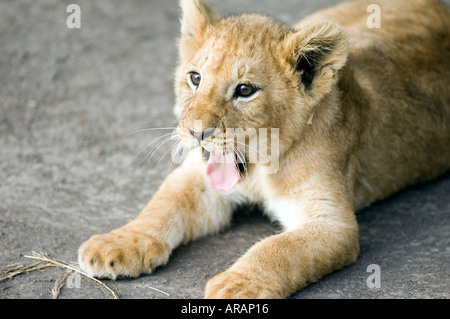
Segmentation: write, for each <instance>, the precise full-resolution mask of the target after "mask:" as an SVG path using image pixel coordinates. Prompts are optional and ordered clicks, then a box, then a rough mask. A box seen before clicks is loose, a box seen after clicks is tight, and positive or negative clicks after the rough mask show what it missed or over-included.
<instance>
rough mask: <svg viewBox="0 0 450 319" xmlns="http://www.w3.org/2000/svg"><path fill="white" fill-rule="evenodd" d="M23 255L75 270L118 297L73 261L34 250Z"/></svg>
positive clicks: (115, 296) (54, 265) (117, 297)
mask: <svg viewBox="0 0 450 319" xmlns="http://www.w3.org/2000/svg"><path fill="white" fill-rule="evenodd" d="M24 257H26V258H31V259H36V260H40V261H42V262H46V263H48V264H50V266H53V267H58V268H63V269H70V270H73V271H75V272H77V273H79V274H81V275H83V276H85V277H86V278H89V279H91V280H93V281H95V282H96V283H97V284H99V285H100V286H102V287H104V288H106V289H107V290H109V291H110V292H111V294H112V295H113V296H114V298H115V299H119V296H118V295H117V294H116V293H115V292H114V290H112V289H111V288H109V287H108V286H107V285H105V284H104V283H103V282H102V281H100V280H98V279H97V278H94V277H92V276H90V275H88V274H87V273H85V272H84V271H82V270H81V269H79V268H78V266H77V265H76V264H75V263H69V262H66V261H62V260H58V259H53V258H49V257H47V256H45V255H44V254H38V253H35V252H33V255H32V256H28V255H25V256H24ZM47 267H48V266H47Z"/></svg>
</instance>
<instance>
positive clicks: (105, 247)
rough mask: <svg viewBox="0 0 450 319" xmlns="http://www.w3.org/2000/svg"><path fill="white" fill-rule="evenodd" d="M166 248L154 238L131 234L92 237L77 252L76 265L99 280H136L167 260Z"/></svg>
mask: <svg viewBox="0 0 450 319" xmlns="http://www.w3.org/2000/svg"><path fill="white" fill-rule="evenodd" d="M169 254H170V249H169V246H168V245H167V244H166V243H164V242H162V241H157V240H155V239H154V238H153V237H149V236H144V235H140V234H134V233H130V232H125V234H123V233H121V232H117V231H116V232H111V233H108V234H105V235H95V236H92V237H91V238H90V239H89V240H88V241H86V242H84V243H83V244H82V245H81V246H80V248H79V249H78V262H79V264H80V266H81V268H82V269H83V270H84V271H86V272H87V273H88V274H89V275H91V276H95V277H98V278H110V279H117V277H122V276H123V277H137V276H139V275H140V274H142V273H150V272H152V270H153V269H155V268H156V267H157V266H160V265H163V264H165V263H166V262H167V260H168V259H169Z"/></svg>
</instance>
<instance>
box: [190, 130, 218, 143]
mask: <svg viewBox="0 0 450 319" xmlns="http://www.w3.org/2000/svg"><path fill="white" fill-rule="evenodd" d="M188 130H189V133H191V135H192V136H193V137H195V138H196V139H197V141H198V142H199V143H200V142H201V141H203V140H205V139H207V138H209V137H211V136H212V135H213V134H214V131H215V128H214V127H212V128H209V129H206V130H204V131H203V132H195V131H193V130H191V129H188Z"/></svg>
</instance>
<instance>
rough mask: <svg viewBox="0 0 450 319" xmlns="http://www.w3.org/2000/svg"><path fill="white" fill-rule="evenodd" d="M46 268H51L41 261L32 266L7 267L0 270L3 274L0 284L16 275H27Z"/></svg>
mask: <svg viewBox="0 0 450 319" xmlns="http://www.w3.org/2000/svg"><path fill="white" fill-rule="evenodd" d="M47 267H52V265H50V264H49V263H47V262H43V261H38V262H37V263H34V264H32V265H29V266H24V265H12V266H9V267H7V268H5V269H3V270H2V272H3V273H4V274H5V276H4V277H1V278H0V283H1V282H3V281H5V280H7V279H9V278H13V277H15V276H17V275H20V274H23V273H28V272H30V271H34V270H39V269H43V268H47Z"/></svg>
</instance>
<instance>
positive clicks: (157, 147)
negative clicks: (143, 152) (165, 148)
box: [147, 137, 172, 164]
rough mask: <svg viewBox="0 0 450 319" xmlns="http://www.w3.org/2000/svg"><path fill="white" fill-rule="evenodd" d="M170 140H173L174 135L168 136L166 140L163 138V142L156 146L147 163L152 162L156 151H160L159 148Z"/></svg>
mask: <svg viewBox="0 0 450 319" xmlns="http://www.w3.org/2000/svg"><path fill="white" fill-rule="evenodd" d="M170 140H172V137H168V138H166V139H165V140H163V141H162V142H160V143H159V144H158V146H156V147H155V149H154V150H153V152H152V153H151V155H150V156H149V158H148V160H147V164H149V163H150V161H151V159H152V157H153V155H155V153H156V152H157V151H158V149H159V148H160V147H161V146H162V145H163V144H165V143H167V142H169V141H170ZM149 153H150V152H149Z"/></svg>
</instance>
